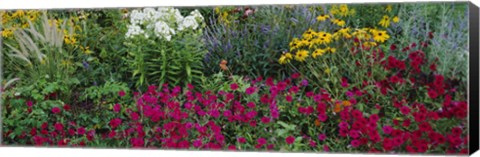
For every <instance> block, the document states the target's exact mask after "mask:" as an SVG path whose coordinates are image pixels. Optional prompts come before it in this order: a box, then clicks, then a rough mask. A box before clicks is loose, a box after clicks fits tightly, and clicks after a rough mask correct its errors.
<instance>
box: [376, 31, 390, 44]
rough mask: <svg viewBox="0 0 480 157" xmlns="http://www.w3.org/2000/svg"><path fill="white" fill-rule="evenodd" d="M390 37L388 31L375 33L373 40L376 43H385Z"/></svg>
mask: <svg viewBox="0 0 480 157" xmlns="http://www.w3.org/2000/svg"><path fill="white" fill-rule="evenodd" d="M389 38H390V36H389V35H388V34H387V31H375V33H374V34H373V40H375V41H376V42H380V43H383V42H385V40H388V39H389Z"/></svg>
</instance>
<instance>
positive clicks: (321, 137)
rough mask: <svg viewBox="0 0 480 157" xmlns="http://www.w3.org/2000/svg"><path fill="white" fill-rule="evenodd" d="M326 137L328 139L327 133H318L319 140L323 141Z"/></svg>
mask: <svg viewBox="0 0 480 157" xmlns="http://www.w3.org/2000/svg"><path fill="white" fill-rule="evenodd" d="M325 139H327V135H325V134H320V135H318V140H320V141H323V140H325Z"/></svg>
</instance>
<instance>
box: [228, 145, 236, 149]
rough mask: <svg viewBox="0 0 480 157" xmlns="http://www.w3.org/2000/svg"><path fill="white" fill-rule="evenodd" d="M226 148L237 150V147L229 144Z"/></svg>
mask: <svg viewBox="0 0 480 157" xmlns="http://www.w3.org/2000/svg"><path fill="white" fill-rule="evenodd" d="M228 150H237V148H236V147H235V145H230V146H228Z"/></svg>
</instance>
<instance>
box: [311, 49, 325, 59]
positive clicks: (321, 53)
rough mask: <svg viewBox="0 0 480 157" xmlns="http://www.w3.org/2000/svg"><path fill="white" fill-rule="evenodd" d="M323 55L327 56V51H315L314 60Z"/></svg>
mask: <svg viewBox="0 0 480 157" xmlns="http://www.w3.org/2000/svg"><path fill="white" fill-rule="evenodd" d="M323 54H325V50H324V49H316V50H315V51H313V53H312V57H313V58H317V57H319V56H322V55H323Z"/></svg>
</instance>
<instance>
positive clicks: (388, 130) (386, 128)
mask: <svg viewBox="0 0 480 157" xmlns="http://www.w3.org/2000/svg"><path fill="white" fill-rule="evenodd" d="M382 130H383V133H384V134H386V135H390V134H391V133H392V131H393V128H392V127H391V126H384V127H383V129H382Z"/></svg>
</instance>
